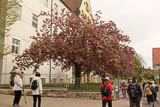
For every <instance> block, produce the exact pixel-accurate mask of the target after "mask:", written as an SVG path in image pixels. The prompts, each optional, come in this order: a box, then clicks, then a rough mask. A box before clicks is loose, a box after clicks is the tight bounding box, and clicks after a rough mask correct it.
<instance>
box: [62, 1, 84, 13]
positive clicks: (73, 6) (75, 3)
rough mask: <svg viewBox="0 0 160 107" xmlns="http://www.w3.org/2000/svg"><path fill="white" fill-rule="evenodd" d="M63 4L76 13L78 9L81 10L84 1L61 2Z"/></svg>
mask: <svg viewBox="0 0 160 107" xmlns="http://www.w3.org/2000/svg"><path fill="white" fill-rule="evenodd" d="M61 2H62V3H63V4H64V5H65V6H66V7H67V8H69V9H70V10H71V11H72V12H75V11H76V9H77V8H80V5H81V2H82V0H61Z"/></svg>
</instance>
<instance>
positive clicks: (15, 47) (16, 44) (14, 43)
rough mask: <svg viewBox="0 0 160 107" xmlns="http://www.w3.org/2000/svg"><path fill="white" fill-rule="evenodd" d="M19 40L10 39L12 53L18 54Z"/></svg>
mask: <svg viewBox="0 0 160 107" xmlns="http://www.w3.org/2000/svg"><path fill="white" fill-rule="evenodd" d="M19 47H20V40H17V39H14V38H13V39H12V53H14V54H19Z"/></svg>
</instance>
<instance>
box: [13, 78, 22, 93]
mask: <svg viewBox="0 0 160 107" xmlns="http://www.w3.org/2000/svg"><path fill="white" fill-rule="evenodd" d="M22 86H23V80H22V78H21V77H20V76H19V75H16V76H15V77H14V86H13V90H14V91H19V90H22Z"/></svg>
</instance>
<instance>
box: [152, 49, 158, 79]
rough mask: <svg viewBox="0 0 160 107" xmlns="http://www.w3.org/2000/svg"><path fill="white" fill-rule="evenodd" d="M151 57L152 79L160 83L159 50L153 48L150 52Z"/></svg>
mask: <svg viewBox="0 0 160 107" xmlns="http://www.w3.org/2000/svg"><path fill="white" fill-rule="evenodd" d="M152 52H153V53H152V55H153V68H154V71H155V73H154V79H155V80H156V81H157V82H160V81H159V79H160V77H159V74H160V48H153V50H152Z"/></svg>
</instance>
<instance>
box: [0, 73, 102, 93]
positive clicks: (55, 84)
mask: <svg viewBox="0 0 160 107" xmlns="http://www.w3.org/2000/svg"><path fill="white" fill-rule="evenodd" d="M33 76H34V75H33V74H26V73H25V75H24V79H23V80H24V83H25V88H30V82H31V80H32V78H33ZM51 77H52V79H51V81H49V75H48V74H41V80H42V83H43V88H44V89H45V88H49V89H51V88H67V90H68V91H98V90H99V87H100V83H101V79H100V78H97V77H95V76H92V77H91V78H90V79H88V78H85V77H82V78H81V79H77V80H79V81H80V83H81V84H80V87H79V88H76V87H75V80H76V79H75V78H72V77H71V76H70V77H69V76H68V75H67V74H53V75H51ZM10 80H11V74H10V73H3V74H2V75H0V88H10V85H9V84H10Z"/></svg>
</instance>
